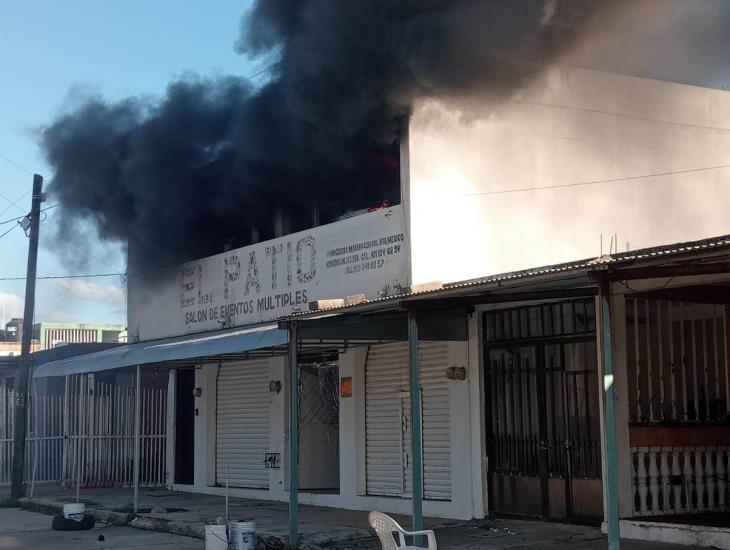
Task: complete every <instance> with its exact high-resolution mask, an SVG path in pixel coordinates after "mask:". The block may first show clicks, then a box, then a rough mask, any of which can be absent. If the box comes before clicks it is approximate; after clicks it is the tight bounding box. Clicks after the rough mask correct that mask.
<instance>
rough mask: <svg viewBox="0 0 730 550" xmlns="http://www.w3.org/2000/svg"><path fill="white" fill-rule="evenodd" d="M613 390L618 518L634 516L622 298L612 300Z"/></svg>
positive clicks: (618, 296)
mask: <svg viewBox="0 0 730 550" xmlns="http://www.w3.org/2000/svg"><path fill="white" fill-rule="evenodd" d="M611 315H612V319H611V322H612V323H611V324H612V326H613V387H614V404H615V409H614V411H615V418H616V461H617V469H618V472H617V476H618V477H617V481H618V493H619V515H620V516H621V517H630V516H631V515H632V513H633V509H634V506H633V498H634V497H633V488H632V487H633V485H632V480H631V476H632V467H631V452H630V445H629V415H630V411H629V384H628V364H627V353H626V299H625V297H624V295H623V294H617V295H614V296H613V298H612V311H611Z"/></svg>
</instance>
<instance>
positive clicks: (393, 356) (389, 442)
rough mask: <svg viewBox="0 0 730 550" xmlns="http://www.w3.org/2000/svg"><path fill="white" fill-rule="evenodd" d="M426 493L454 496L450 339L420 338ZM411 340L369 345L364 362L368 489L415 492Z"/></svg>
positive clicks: (380, 492) (398, 493)
mask: <svg viewBox="0 0 730 550" xmlns="http://www.w3.org/2000/svg"><path fill="white" fill-rule="evenodd" d="M420 352H421V409H422V421H423V477H424V498H426V499H436V500H449V499H450V498H451V438H450V430H449V426H450V411H449V409H450V403H449V381H448V380H447V379H446V370H447V368H448V366H449V364H448V361H449V344H448V343H447V342H421V346H420ZM408 369H409V359H408V344H407V343H405V342H399V343H395V344H384V345H380V346H371V347H370V349H369V351H368V357H367V361H366V364H365V435H366V460H365V469H366V489H367V493H368V494H369V495H384V496H409V495H410V494H411V459H410V457H411V418H410V406H411V405H410V383H409V376H408Z"/></svg>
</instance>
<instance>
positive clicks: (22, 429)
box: [10, 174, 43, 500]
mask: <svg viewBox="0 0 730 550" xmlns="http://www.w3.org/2000/svg"><path fill="white" fill-rule="evenodd" d="M41 202H43V177H42V176H39V175H38V174H35V175H34V176H33V200H32V203H31V208H30V233H29V237H30V242H29V244H28V269H27V271H26V278H25V309H24V310H23V335H22V340H21V347H20V365H19V366H18V371H17V372H18V374H17V376H16V381H15V403H14V414H15V419H14V425H13V438H14V439H13V469H12V475H11V485H10V498H11V499H13V500H17V499H19V498H21V497H23V496H25V483H24V480H23V477H24V466H25V440H26V435H27V434H26V430H27V428H28V425H27V421H28V418H27V414H28V374H29V371H30V364H31V360H30V344H31V339H32V338H33V312H34V309H35V282H36V281H35V279H36V267H37V265H38V233H39V230H40V221H41Z"/></svg>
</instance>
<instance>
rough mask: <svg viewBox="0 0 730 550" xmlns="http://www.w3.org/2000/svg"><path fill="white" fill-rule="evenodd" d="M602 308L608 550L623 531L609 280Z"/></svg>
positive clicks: (618, 544) (602, 284) (615, 546)
mask: <svg viewBox="0 0 730 550" xmlns="http://www.w3.org/2000/svg"><path fill="white" fill-rule="evenodd" d="M599 295H600V306H601V312H600V313H601V337H602V338H601V343H602V346H603V360H602V361H601V368H602V371H603V372H602V375H603V388H602V389H603V392H602V393H603V395H602V398H603V400H604V408H603V410H604V415H605V416H604V426H605V428H604V441H603V444H602V445H601V449H602V450H603V457H604V464H605V473H606V479H604V481H603V487H604V491H605V494H606V518H605V519H606V526H607V531H608V548H609V550H619V549H620V548H621V531H620V527H619V503H618V461H617V454H616V415H615V411H614V409H615V401H614V399H615V396H614V393H615V389H614V383H613V335H612V330H611V283H609V282H608V281H607V280H605V279H604V280H601V282H600V292H599Z"/></svg>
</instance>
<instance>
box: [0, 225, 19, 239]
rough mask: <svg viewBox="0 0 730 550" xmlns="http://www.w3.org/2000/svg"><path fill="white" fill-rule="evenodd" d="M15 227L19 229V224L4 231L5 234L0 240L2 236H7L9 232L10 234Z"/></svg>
mask: <svg viewBox="0 0 730 550" xmlns="http://www.w3.org/2000/svg"><path fill="white" fill-rule="evenodd" d="M16 227H20V224H18V225H14V226H13V227H11V228H10V229H8V230H7V231H6V232H5V233H3V234H1V235H0V239H2V238H3V237H4V236H5V235H7V234H8V233H10V232H11V231H12V230H13V229H15V228H16Z"/></svg>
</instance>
